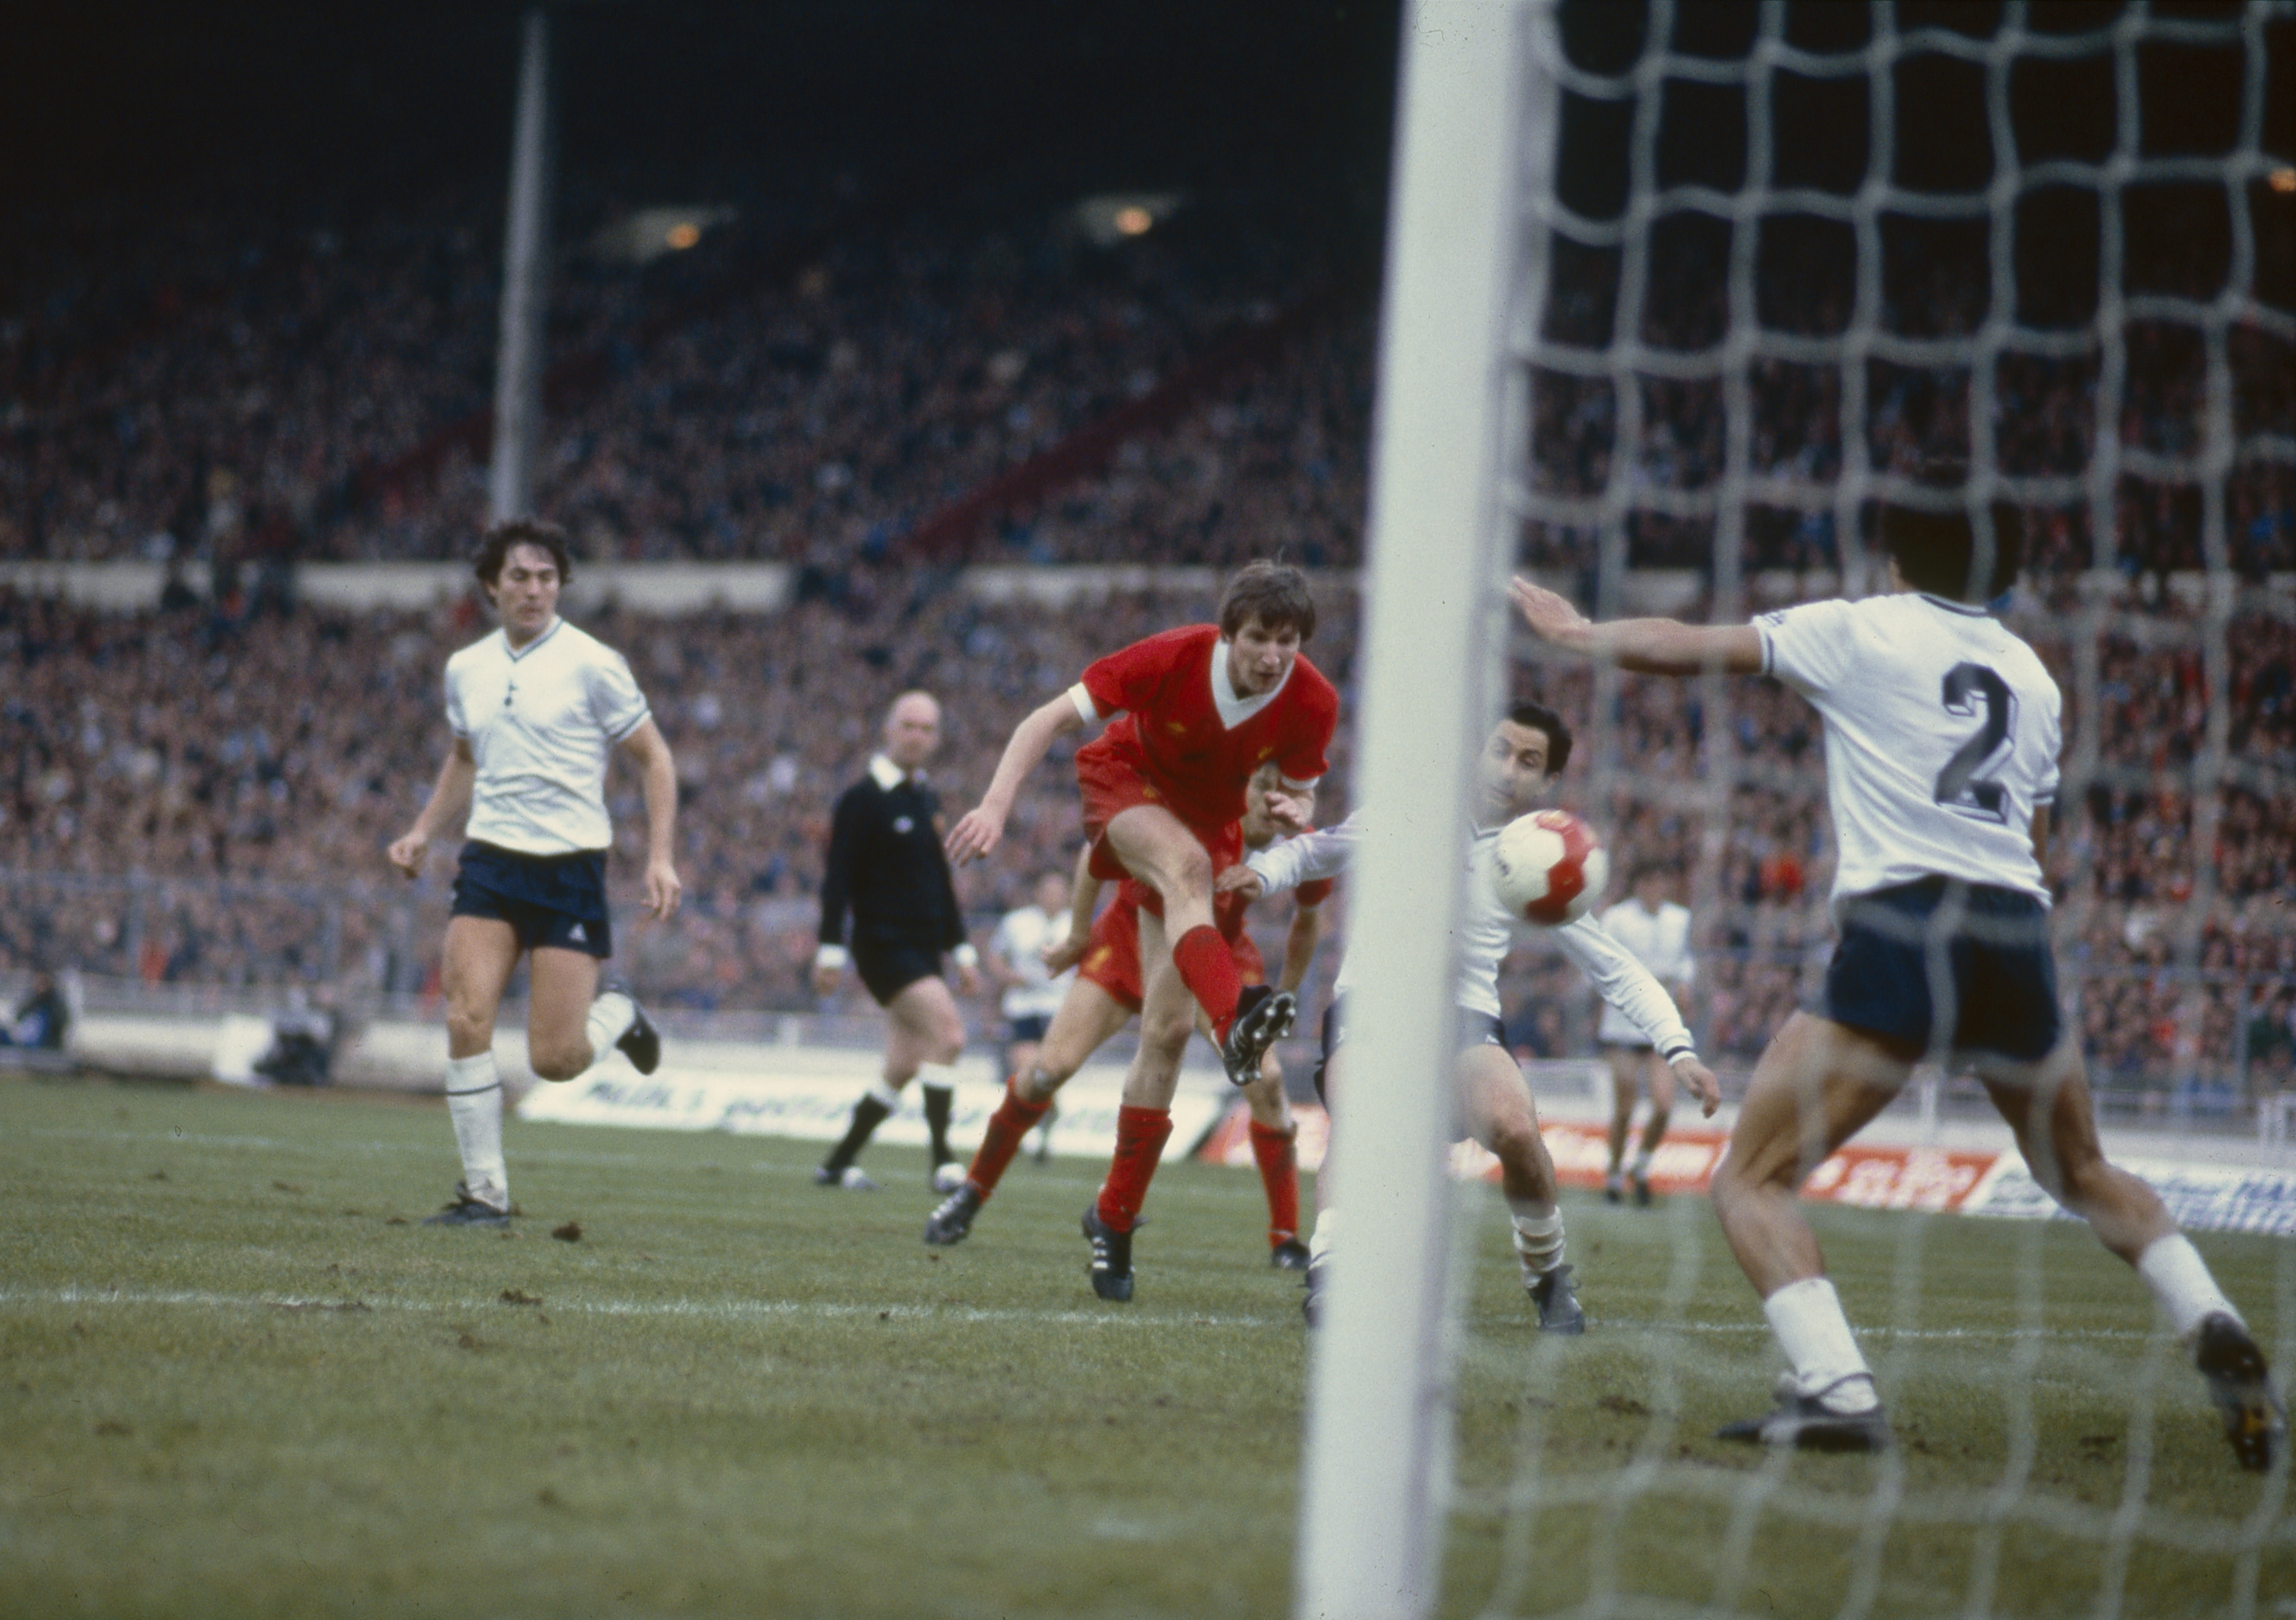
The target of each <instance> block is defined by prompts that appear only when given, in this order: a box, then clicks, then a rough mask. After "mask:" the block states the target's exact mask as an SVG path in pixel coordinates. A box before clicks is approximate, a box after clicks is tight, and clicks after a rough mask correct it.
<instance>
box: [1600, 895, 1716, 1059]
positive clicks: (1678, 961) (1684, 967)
mask: <svg viewBox="0 0 2296 1620" xmlns="http://www.w3.org/2000/svg"><path fill="white" fill-rule="evenodd" d="M1603 932H1604V933H1607V934H1609V935H1610V936H1611V938H1612V939H1614V940H1616V941H1618V942H1619V943H1620V944H1621V945H1623V946H1625V947H1626V948H1627V949H1628V950H1630V951H1632V952H1633V953H1634V958H1635V960H1636V961H1637V962H1640V963H1641V964H1642V965H1643V966H1644V967H1647V968H1649V969H1650V970H1651V976H1652V977H1653V978H1655V979H1656V980H1658V982H1659V983H1661V984H1666V985H1678V984H1687V983H1690V981H1691V977H1692V975H1693V972H1694V970H1695V967H1696V964H1695V963H1694V962H1693V961H1692V959H1691V955H1690V909H1689V908H1688V907H1686V906H1680V905H1677V904H1676V903H1675V902H1674V901H1672V900H1661V901H1660V902H1659V907H1658V909H1657V910H1656V911H1654V912H1653V911H1645V910H1644V909H1643V903H1642V901H1640V900H1636V898H1635V897H1634V896H1633V895H1631V894H1630V895H1628V897H1627V898H1626V899H1624V900H1620V902H1619V903H1618V904H1617V905H1615V906H1613V907H1611V909H1609V910H1608V911H1605V912H1603ZM1642 1039H1644V1036H1643V1034H1642V1032H1641V1031H1639V1030H1637V1029H1636V1028H1635V1026H1634V1025H1633V1024H1630V1023H1628V1020H1627V1016H1626V1015H1625V1014H1624V1013H1622V1012H1620V1010H1619V1009H1618V1008H1617V1007H1613V1006H1611V1004H1610V1003H1609V1002H1607V1001H1605V1002H1604V1003H1603V1021H1602V1024H1600V1026H1598V1027H1597V1028H1596V1030H1595V1040H1618V1041H1628V1042H1631V1041H1636V1040H1642Z"/></svg>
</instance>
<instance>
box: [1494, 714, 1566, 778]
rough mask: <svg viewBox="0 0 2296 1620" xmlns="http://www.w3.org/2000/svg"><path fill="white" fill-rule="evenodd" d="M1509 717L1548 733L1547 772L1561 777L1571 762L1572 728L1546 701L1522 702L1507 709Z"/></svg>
mask: <svg viewBox="0 0 2296 1620" xmlns="http://www.w3.org/2000/svg"><path fill="white" fill-rule="evenodd" d="M1506 717H1507V719H1508V720H1512V721H1513V722H1514V723H1515V724H1516V725H1518V726H1521V727H1523V728H1526V729H1529V730H1531V731H1543V732H1545V733H1546V774H1547V775H1548V776H1550V777H1559V776H1561V775H1562V768H1563V767H1564V766H1565V765H1568V764H1570V727H1568V726H1566V725H1564V724H1563V723H1562V716H1561V715H1559V714H1557V713H1555V712H1554V710H1552V709H1550V708H1548V707H1547V706H1546V704H1545V703H1517V704H1515V706H1514V707H1513V708H1512V709H1509V710H1508V711H1507V716H1506Z"/></svg>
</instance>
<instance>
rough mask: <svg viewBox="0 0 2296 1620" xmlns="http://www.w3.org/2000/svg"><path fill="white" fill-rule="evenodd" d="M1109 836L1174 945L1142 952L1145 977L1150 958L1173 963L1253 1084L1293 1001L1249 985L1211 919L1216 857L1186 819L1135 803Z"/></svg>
mask: <svg viewBox="0 0 2296 1620" xmlns="http://www.w3.org/2000/svg"><path fill="white" fill-rule="evenodd" d="M1107 837H1108V843H1109V847H1110V848H1111V850H1113V851H1115V852H1116V856H1117V859H1119V860H1121V861H1122V862H1123V863H1124V867H1125V869H1126V870H1127V871H1128V872H1130V873H1131V874H1132V876H1135V877H1136V878H1138V879H1139V880H1140V881H1141V882H1143V883H1144V884H1148V885H1149V887H1151V888H1152V889H1154V890H1155V891H1156V893H1157V895H1158V897H1159V898H1160V900H1162V902H1163V921H1162V928H1161V937H1162V938H1163V939H1165V940H1168V941H1169V947H1168V948H1167V949H1166V950H1162V951H1160V953H1159V954H1158V955H1156V956H1154V957H1150V956H1147V955H1145V954H1144V955H1143V956H1142V957H1141V958H1140V960H1141V964H1142V971H1143V973H1144V974H1146V973H1147V972H1149V971H1150V970H1149V967H1148V964H1150V963H1151V962H1154V961H1169V962H1170V963H1171V964H1172V965H1173V966H1174V967H1175V968H1176V969H1177V971H1178V973H1179V975H1180V977H1181V979H1182V981H1183V982H1184V983H1185V984H1186V986H1187V989H1188V992H1189V994H1190V995H1191V996H1193V998H1194V999H1195V1001H1196V1003H1197V1005H1199V1006H1200V1007H1202V1008H1203V1010H1204V1016H1206V1017H1208V1018H1210V1020H1211V1025H1212V1040H1213V1041H1214V1043H1215V1044H1216V1045H1218V1047H1219V1048H1220V1057H1221V1059H1222V1061H1223V1062H1224V1063H1225V1064H1226V1067H1227V1072H1228V1078H1229V1079H1230V1080H1231V1081H1234V1082H1235V1083H1236V1084H1237V1085H1240V1086H1241V1085H1246V1084H1249V1083H1250V1082H1251V1077H1252V1076H1253V1075H1255V1074H1257V1073H1259V1058H1260V1055H1261V1054H1262V1053H1263V1052H1265V1051H1266V1050H1267V1048H1268V1047H1269V1046H1270V1045H1272V1044H1274V1043H1275V1041H1277V1040H1282V1039H1283V1035H1284V1034H1285V1032H1288V1031H1289V1030H1290V1029H1291V1027H1292V1009H1293V1006H1294V1003H1293V1001H1292V997H1291V996H1289V995H1288V994H1285V993H1284V992H1283V991H1273V990H1270V989H1268V988H1267V986H1266V985H1254V986H1252V987H1251V989H1250V990H1246V989H1245V987H1244V983H1243V980H1242V975H1241V974H1238V973H1237V971H1236V966H1235V955H1234V951H1232V950H1230V949H1229V948H1228V942H1227V941H1226V940H1225V939H1223V938H1221V937H1220V932H1219V930H1218V928H1217V927H1215V926H1214V925H1213V923H1212V862H1211V857H1210V855H1209V854H1208V853H1206V852H1205V850H1204V846H1203V845H1202V844H1201V843H1199V842H1197V839H1196V835H1194V834H1193V833H1192V832H1190V831H1189V830H1188V828H1187V826H1186V824H1185V823H1184V822H1183V821H1181V820H1180V818H1178V817H1177V816H1175V815H1173V814H1172V813H1171V811H1169V810H1165V809H1162V808H1161V807H1160V806H1158V805H1153V804H1136V805H1134V806H1133V807H1132V808H1131V809H1129V810H1124V811H1122V812H1120V813H1119V814H1118V815H1117V816H1116V817H1115V818H1113V819H1112V820H1111V821H1110V822H1109V824H1108V833H1107ZM1142 915H1143V917H1146V916H1147V915H1148V914H1147V913H1145V912H1143V914H1142ZM1183 1044H1184V1045H1185V1038H1184V1040H1183ZM1176 1073H1177V1071H1176Z"/></svg>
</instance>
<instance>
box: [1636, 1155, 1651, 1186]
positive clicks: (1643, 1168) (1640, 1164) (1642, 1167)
mask: <svg viewBox="0 0 2296 1620" xmlns="http://www.w3.org/2000/svg"><path fill="white" fill-rule="evenodd" d="M1634 1177H1635V1180H1637V1181H1647V1180H1650V1154H1649V1152H1648V1151H1647V1150H1645V1151H1643V1152H1639V1153H1636V1155H1635V1157H1634Z"/></svg>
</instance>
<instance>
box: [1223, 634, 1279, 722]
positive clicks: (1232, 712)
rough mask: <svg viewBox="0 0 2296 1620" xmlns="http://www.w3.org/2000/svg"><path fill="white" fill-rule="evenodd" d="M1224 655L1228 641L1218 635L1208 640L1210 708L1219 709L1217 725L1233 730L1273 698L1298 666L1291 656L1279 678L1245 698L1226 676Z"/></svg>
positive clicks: (1225, 655)
mask: <svg viewBox="0 0 2296 1620" xmlns="http://www.w3.org/2000/svg"><path fill="white" fill-rule="evenodd" d="M1227 654H1228V640H1227V637H1225V636H1222V637H1219V638H1218V640H1216V641H1214V642H1213V643H1212V707H1213V708H1215V709H1217V710H1218V711H1219V718H1220V725H1221V727H1222V728H1225V729H1226V730H1229V731H1233V730H1234V729H1235V728H1237V727H1238V726H1241V725H1242V724H1243V722H1244V721H1246V720H1250V719H1251V717H1252V716H1253V715H1255V714H1257V713H1259V711H1261V710H1262V709H1265V708H1266V707H1267V705H1268V704H1270V703H1274V702H1275V699H1276V695H1278V694H1279V693H1281V692H1282V691H1283V687H1284V685H1285V683H1286V682H1288V681H1290V680H1291V678H1292V670H1295V669H1297V668H1298V667H1299V661H1298V660H1297V659H1294V660H1293V661H1292V662H1291V663H1290V664H1288V665H1286V666H1285V668H1284V670H1283V680H1279V681H1277V682H1276V683H1275V685H1274V686H1272V687H1268V688H1267V691H1265V692H1262V693H1261V694H1259V696H1257V697H1245V696H1243V695H1241V694H1239V693H1238V692H1237V691H1236V689H1235V682H1234V681H1233V680H1231V679H1229V678H1228V672H1227V670H1228V664H1227Z"/></svg>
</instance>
